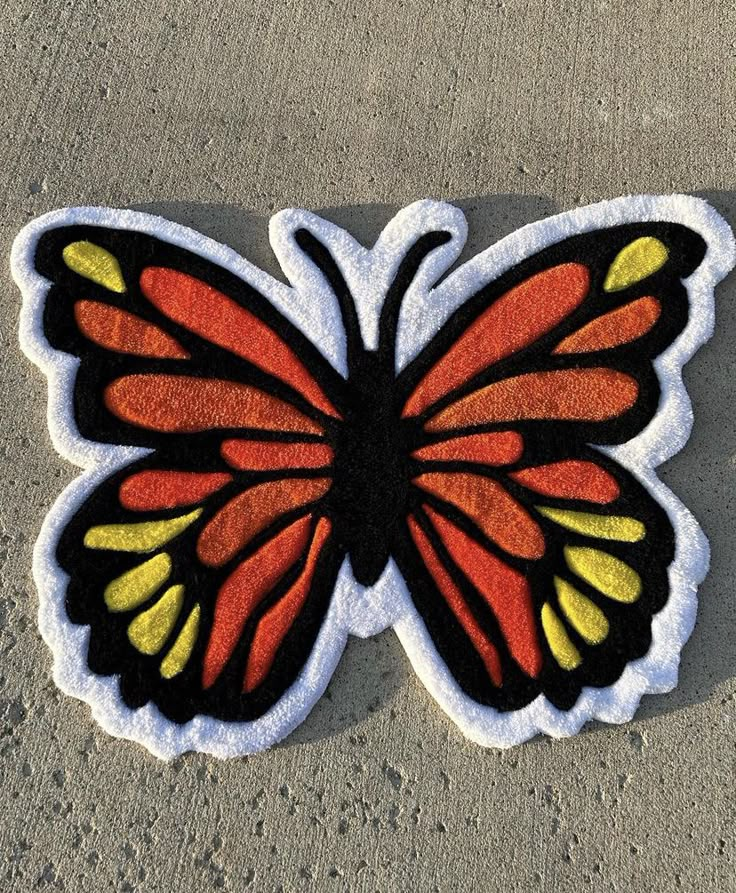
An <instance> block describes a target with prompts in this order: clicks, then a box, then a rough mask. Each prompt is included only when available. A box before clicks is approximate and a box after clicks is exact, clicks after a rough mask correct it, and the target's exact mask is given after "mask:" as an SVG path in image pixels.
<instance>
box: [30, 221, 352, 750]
mask: <svg viewBox="0 0 736 893" xmlns="http://www.w3.org/2000/svg"><path fill="white" fill-rule="evenodd" d="M136 222H137V223H138V224H139V226H140V228H139V229H137V230H136V229H132V230H131V229H129V228H128V229H122V228H108V227H104V226H93V225H72V226H55V227H52V228H49V229H47V230H44V231H42V232H41V233H40V237H39V238H38V239H37V240H36V241H35V243H34V244H33V245H32V249H31V256H30V259H31V261H30V262H31V263H32V266H33V268H34V269H35V271H36V273H37V274H39V275H40V276H42V277H43V279H44V280H46V281H47V283H51V285H50V287H48V292H47V294H46V297H45V302H44V304H43V312H42V326H43V336H44V338H45V340H46V341H47V342H48V345H50V347H51V349H52V351H53V357H54V359H55V358H56V357H59V356H61V354H60V353H59V352H62V354H67V355H71V356H72V357H74V358H76V363H75V368H74V371H73V374H72V376H71V377H70V378H69V381H70V382H72V381H73V389H71V388H70V389H69V390H68V392H66V393H65V391H64V388H63V387H62V388H60V400H61V401H62V403H63V401H64V400H66V402H67V404H71V406H69V405H61V406H60V407H57V409H56V413H57V416H56V423H55V429H56V430H57V433H58V431H59V430H61V429H64V427H65V426H66V428H67V429H68V430H66V432H64V431H62V436H64V437H68V438H69V439H72V440H74V439H75V438H76V437H77V434H76V432H78V434H79V435H81V437H82V438H84V441H82V443H86V442H87V441H95V442H98V443H100V442H101V443H106V444H110V445H116V446H115V448H113V447H111V451H112V453H114V451H115V449H120V446H118V445H122V446H123V447H126V446H127V447H128V448H129V447H136V448H139V449H138V450H137V452H136V453H135V455H136V459H135V461H134V462H132V463H130V464H126V465H125V466H124V467H122V468H118V469H117V470H115V471H114V472H113V473H112V474H111V475H109V476H108V477H107V479H106V480H104V481H103V482H102V483H101V484H99V485H98V486H96V488H95V489H94V490H93V492H84V494H83V496H81V497H80V496H77V497H76V498H75V500H74V501H75V502H76V503H77V504H76V505H75V506H74V509H73V511H69V512H68V513H66V514H65V517H64V523H63V525H58V524H57V525H56V526H57V527H60V528H63V529H59V530H58V536H56V538H55V542H54V556H53V557H54V559H55V561H56V563H57V564H58V566H59V567H60V568H61V569H62V570H63V571H64V573H65V574H66V575H67V576H68V585H67V587H66V611H67V615H68V617H69V618H70V619H71V621H72V622H73V623H76V624H82V625H84V626H87V627H89V644H88V652H87V655H86V662H87V665H88V669H89V671H91V673H92V674H93V676H94V677H98V676H115V677H119V688H120V695H121V697H122V700H123V702H124V704H125V705H127V707H129V708H138V707H140V706H142V705H144V704H148V703H149V702H150V703H152V704H154V705H156V706H157V707H158V708H159V710H160V711H161V712H162V713H163V715H164V716H165V717H167V718H169V719H171V720H174V721H175V723H179V724H181V723H186V722H188V721H189V720H191V719H192V718H193V717H195V716H199V717H200V721H201V719H202V718H203V717H212V718H214V719H222V720H228V721H233V720H243V721H249V722H251V723H252V727H251V730H250V731H247V730H246V732H245V733H244V737H243V739H242V741H241V743H240V745H239V748H240V750H241V752H242V750H243V749H245V750H247V749H254V748H258V747H260V746H264V745H267V744H269V743H272V741H273V740H276V739H277V738H278V737H280V736H281V735H282V734H284V725H283V723H282V724H281V728H280V729H279V730H277V731H276V732H273V730H272V729H271V726H269V729H271V731H264V732H261V731H260V728H261V726H259V723H258V720H259V719H260V718H262V717H266V715H267V714H268V713H269V711H272V708H274V705H279V704H280V703H281V702H282V699H283V698H284V697H285V695H286V694H287V693H288V692H289V691H290V690H291V689H292V687H293V686H294V685H295V683H296V682H297V680H299V678H300V677H301V676H302V675H303V673H304V668H305V665H307V664H308V662H309V659H310V656H311V655H312V652H313V650H314V643H315V641H316V639H317V637H318V635H319V633H320V630H321V629H322V628H323V627H324V624H325V618H326V616H327V614H328V611H329V607H330V599H331V596H332V593H333V590H334V586H335V580H336V578H337V574H338V571H339V568H340V565H341V564H342V561H343V559H344V553H343V551H342V550H341V549H340V547H339V546H338V545H337V543H336V540H335V537H334V531H333V530H332V526H331V523H330V521H329V519H328V518H327V513H326V512H325V510H324V505H325V497H326V494H327V493H328V492H329V489H330V486H331V475H332V461H333V458H334V454H333V449H332V446H331V443H332V442H333V440H334V436H335V431H336V430H337V428H338V426H339V425H340V423H341V422H340V419H341V416H342V410H341V405H342V401H343V400H344V380H343V379H342V378H341V377H340V375H338V373H337V372H336V371H335V370H334V369H333V368H332V367H331V365H330V364H329V363H328V362H327V361H326V360H325V359H324V357H323V356H322V355H321V354H320V352H319V350H318V349H317V348H316V347H315V346H314V345H313V344H312V343H311V342H310V341H309V340H308V339H307V338H306V337H305V336H304V335H303V334H302V333H301V332H300V331H299V330H298V329H297V328H296V326H294V325H293V324H292V323H290V322H289V321H288V320H287V319H286V317H285V316H284V315H283V314H281V313H280V312H278V310H276V309H275V307H274V306H273V304H272V302H271V300H269V298H268V296H267V295H266V294H264V289H261V288H259V287H258V283H257V282H256V284H254V282H253V280H252V279H251V281H248V279H247V278H246V279H244V278H242V277H241V276H239V275H236V274H235V273H233V272H231V271H230V269H228V265H227V264H224V263H219V262H216V261H213V260H210V259H207V258H205V257H204V256H202V255H201V254H200V253H199V252H198V251H196V250H188V249H187V248H186V247H183V245H182V243H186V241H187V236H186V231H183V230H178V229H177V230H176V232H175V233H174V234H175V235H176V239H170V240H167V239H164V238H160V237H159V236H158V235H157V234H156V232H157V230H158V229H159V224H160V221H159V222H156V221H155V219H154V218H147V217H146V215H137V216H136ZM169 229H170V230H172V232H173V228H171V227H169ZM190 235H192V239H193V241H194V243H195V244H197V243H200V244H201V237H200V238H198V237H196V236H194V235H193V234H190ZM177 242H178V244H177ZM282 288H286V287H282ZM64 413H66V415H64ZM65 419H66V421H65ZM75 429H76V431H75ZM70 432H71V433H70ZM112 453H111V455H112ZM95 455H96V456H97V457H98V458H99V453H96V454H95ZM130 455H131V453H130V450H128V457H129V456H130ZM327 678H329V677H328V676H326V677H325V676H324V675H323V676H320V678H318V679H315V678H312V679H310V680H309V681H308V683H307V688H310V687H311V688H310V691H311V689H314V691H313V692H312V695H313V699H316V697H317V696H318V695H319V693H320V691H321V688H323V687H324V685H325V684H326V681H327ZM87 685H88V688H89V680H87ZM320 687H321V688H320ZM310 691H302V692H300V693H299V692H298V693H297V694H300V696H301V700H302V702H304V701H305V699H308V698H309V697H310ZM108 700H109V698H108ZM111 709H112V708H111ZM115 709H117V708H115ZM300 711H301V713H302V714H303V711H304V703H301V704H300V705H299V706H298V707H297V709H296V713H297V714H298V713H299V712H300ZM103 712H104V711H103ZM282 712H283V709H282ZM295 721H296V720H294V722H295ZM292 724H293V723H292ZM271 725H273V724H271ZM286 730H288V728H287V729H286ZM122 733H123V734H126V729H123V730H122ZM127 733H129V734H132V733H130V731H129V730H127ZM166 734H168V735H169V736H170V734H171V733H170V731H169V732H167V733H166ZM143 737H145V736H143ZM154 737H155V736H154ZM146 743H147V744H148V745H149V746H152V747H154V748H158V749H159V750H160V749H161V748H163V743H162V742H161V741H158V742H157V741H155V740H152V739H151V736H148V739H147V740H146ZM168 746H169V745H167V747H168ZM211 746H212V745H211V744H210V747H211ZM172 747H173V749H174V751H175V750H177V749H181V748H179V747H178V745H176V744H174V745H172Z"/></svg>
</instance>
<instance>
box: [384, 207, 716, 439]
mask: <svg viewBox="0 0 736 893" xmlns="http://www.w3.org/2000/svg"><path fill="white" fill-rule="evenodd" d="M705 248H706V246H705V242H704V240H703V238H702V237H701V236H699V235H698V234H697V233H695V232H693V231H692V230H689V229H687V228H686V227H684V226H681V225H678V224H672V223H649V224H627V225H622V226H618V227H614V228H611V229H604V230H598V231H594V232H590V233H585V234H583V235H579V236H574V237H571V238H568V239H565V240H563V241H561V242H558V243H557V244H555V245H553V246H551V247H550V248H548V249H546V250H544V251H541V252H539V253H538V254H535V255H533V256H532V257H530V258H528V259H527V260H525V261H523V262H522V263H520V264H519V265H518V266H516V267H514V268H513V269H511V270H509V271H508V272H506V273H505V274H504V275H502V276H500V277H499V278H498V279H497V280H495V281H493V282H491V283H490V284H489V285H487V286H485V287H484V288H482V289H480V290H479V291H478V292H477V293H476V294H474V295H473V296H472V297H471V298H470V299H469V300H468V301H467V302H466V303H465V304H463V305H462V306H461V307H460V308H459V309H458V310H457V311H456V312H455V313H454V314H453V315H452V316H451V317H450V319H449V320H448V321H447V322H446V323H445V325H444V326H443V327H442V329H441V330H440V332H439V333H438V334H437V335H436V336H435V337H434V338H433V339H432V340H431V341H430V343H429V344H428V345H427V346H426V347H425V348H424V350H422V352H421V353H420V354H419V355H418V356H417V357H416V358H415V359H414V360H413V361H412V362H411V363H410V364H409V365H408V366H407V367H406V369H405V370H404V371H403V372H402V374H401V375H400V377H399V380H398V387H399V391H400V405H403V407H404V409H403V417H404V418H407V419H417V420H418V421H419V422H421V425H422V429H423V430H424V431H425V432H426V433H427V434H428V435H429V434H433V433H439V432H441V431H449V430H469V429H478V428H490V427H492V426H497V425H499V424H504V423H510V422H513V423H515V424H518V425H522V426H524V425H526V424H527V423H533V424H534V426H535V430H536V431H539V432H542V428H543V427H544V426H545V425H549V424H552V425H554V426H555V428H556V430H557V431H559V432H564V436H565V437H566V438H569V437H575V438H577V439H579V440H581V441H593V442H596V443H623V442H624V441H626V440H629V439H630V438H631V437H632V436H634V434H636V433H638V432H639V431H641V430H642V428H643V427H644V426H645V425H646V424H647V422H648V421H649V420H650V418H651V417H652V415H653V414H654V412H655V411H656V409H657V405H658V401H659V393H660V389H659V382H658V380H657V376H656V375H655V373H654V369H653V367H652V360H653V359H654V357H656V356H658V355H659V354H660V353H661V352H662V350H663V349H664V348H665V347H666V346H667V345H668V344H671V343H672V341H673V340H674V339H675V338H676V337H677V335H678V334H679V333H680V332H681V331H682V329H683V328H684V326H685V324H686V322H687V318H688V299H687V291H686V289H685V287H684V285H683V283H682V280H683V279H684V278H686V277H687V276H689V275H690V274H691V273H692V272H693V270H694V269H695V268H696V267H697V266H698V264H699V263H700V262H701V260H702V258H703V255H704V253H705ZM535 436H539V435H535ZM542 436H543V435H542Z"/></svg>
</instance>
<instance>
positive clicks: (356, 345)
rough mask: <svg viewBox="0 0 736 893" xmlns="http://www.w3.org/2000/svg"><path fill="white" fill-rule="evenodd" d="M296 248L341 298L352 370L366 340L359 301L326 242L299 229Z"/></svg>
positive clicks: (296, 234)
mask: <svg viewBox="0 0 736 893" xmlns="http://www.w3.org/2000/svg"><path fill="white" fill-rule="evenodd" d="M294 237H295V239H296V244H297V245H298V246H299V248H301V250H302V251H303V252H304V253H305V254H306V255H307V257H308V258H309V259H310V260H311V261H312V263H313V264H314V265H315V266H316V267H317V268H318V269H319V270H320V272H321V273H322V275H323V276H324V277H325V278H326V279H327V281H328V282H329V284H330V288H331V289H332V291H333V292H334V294H335V297H336V298H337V302H338V305H339V307H340V314H341V316H342V322H343V326H344V327H345V337H346V342H347V343H346V353H347V365H348V369H352V368H354V367H355V365H356V362H357V360H358V357H359V356H360V355H361V354H362V352H363V340H362V338H361V335H360V321H359V320H358V312H357V310H356V309H355V301H354V300H353V296H352V294H351V293H350V289H349V288H348V284H347V282H346V281H345V277H344V276H343V275H342V272H341V270H340V267H339V266H338V265H337V263H336V261H335V259H334V257H333V256H332V254H331V253H330V251H329V249H328V248H327V246H326V245H324V243H323V242H320V240H319V239H318V238H317V237H316V236H314V235H313V234H312V233H310V232H309V230H307V229H299V230H297V231H296V233H295V235H294Z"/></svg>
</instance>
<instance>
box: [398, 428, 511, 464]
mask: <svg viewBox="0 0 736 893" xmlns="http://www.w3.org/2000/svg"><path fill="white" fill-rule="evenodd" d="M523 450H524V441H523V439H522V436H521V434H517V433H516V431H494V432H491V433H489V434H467V435H465V436H464V437H450V438H448V439H447V440H441V441H439V443H432V444H429V445H428V446H425V447H421V448H420V449H418V450H415V451H414V452H413V453H412V457H413V458H414V459H419V460H424V461H427V462H477V463H478V464H479V465H510V464H511V463H512V462H518V461H519V459H520V458H521V454H522V452H523Z"/></svg>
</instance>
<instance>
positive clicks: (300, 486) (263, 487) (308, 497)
mask: <svg viewBox="0 0 736 893" xmlns="http://www.w3.org/2000/svg"><path fill="white" fill-rule="evenodd" d="M330 484H331V481H330V480H329V479H328V478H310V479H299V478H296V479H291V478H287V479H285V480H279V481H269V482H267V483H265V484H257V485H256V486H255V487H250V488H249V489H248V490H244V491H243V492H242V493H239V494H238V495H237V496H235V497H233V498H232V499H231V500H230V502H228V503H227V504H226V505H225V506H223V508H221V509H220V511H219V512H217V514H216V515H215V516H214V517H213V518H212V520H211V521H210V522H209V523H208V524H207V525H206V526H205V528H204V529H203V530H202V533H201V534H200V535H199V540H198V542H197V555H198V557H199V560H200V561H201V562H202V563H203V564H206V565H208V566H209V567H221V566H222V565H223V564H226V563H227V562H228V561H230V559H231V558H234V557H235V555H237V553H238V552H239V551H240V550H241V549H242V548H244V547H245V546H246V545H247V544H248V543H249V542H250V541H251V540H252V539H253V537H255V536H257V535H258V534H259V533H261V532H262V531H264V530H265V529H266V528H267V527H268V526H269V524H272V523H273V522H274V521H276V520H277V519H278V518H279V517H280V516H281V515H283V514H285V513H286V512H289V511H293V510H294V509H297V508H299V507H300V506H303V505H306V504H307V503H310V502H314V501H315V500H317V499H319V498H320V497H322V496H324V494H325V493H326V492H327V490H329V488H330Z"/></svg>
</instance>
